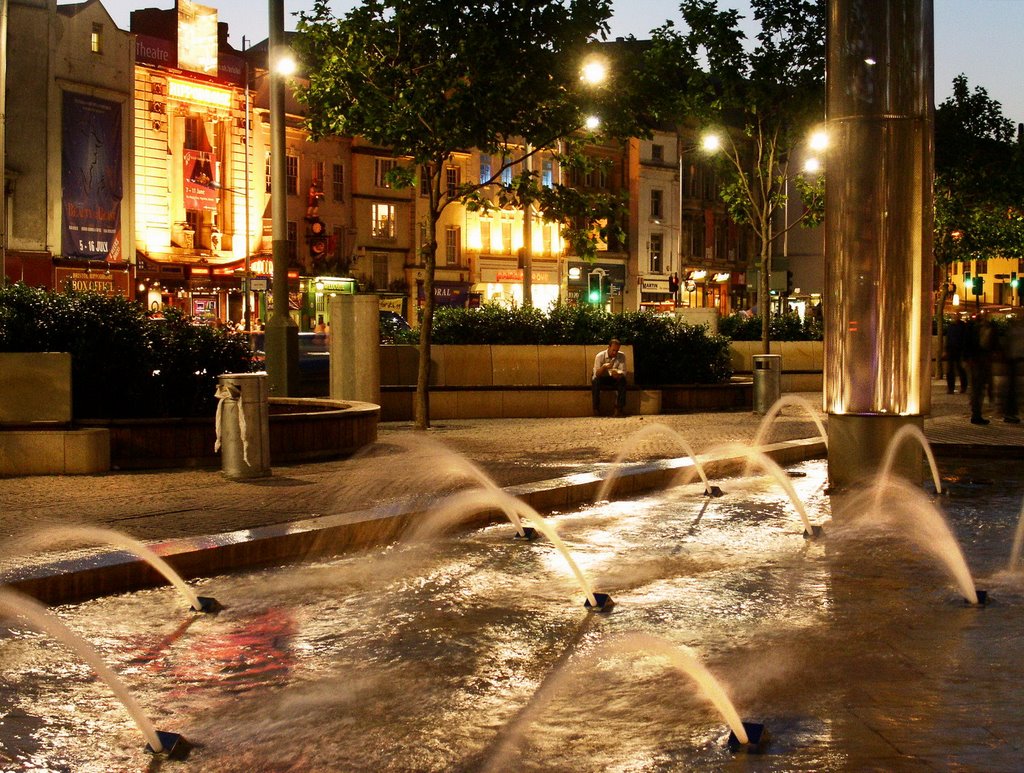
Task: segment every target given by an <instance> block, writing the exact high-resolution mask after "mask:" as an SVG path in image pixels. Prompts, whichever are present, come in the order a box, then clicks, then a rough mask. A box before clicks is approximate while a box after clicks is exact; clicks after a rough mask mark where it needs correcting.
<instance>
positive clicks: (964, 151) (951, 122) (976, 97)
mask: <svg viewBox="0 0 1024 773" xmlns="http://www.w3.org/2000/svg"><path fill="white" fill-rule="evenodd" d="M1021 202H1024V153H1022V148H1021V146H1020V144H1019V143H1018V142H1015V141H1014V127H1013V123H1012V122H1011V121H1010V120H1009V119H1008V118H1006V117H1004V116H1003V109H1002V106H1001V105H1000V104H999V102H997V101H995V100H993V99H991V98H990V97H989V95H988V92H987V91H986V90H985V89H984V88H982V87H980V86H977V87H975V88H974V90H973V92H972V91H971V89H970V86H969V85H968V83H967V78H966V76H964V75H962V74H961V75H958V76H957V77H956V78H954V79H953V93H952V95H951V96H950V97H949V98H948V99H946V100H945V101H944V102H943V103H942V104H941V105H939V107H938V109H937V110H936V111H935V260H936V262H937V263H938V264H939V265H948V264H949V263H951V262H953V261H960V260H971V259H972V258H974V259H977V258H981V259H986V258H995V257H1004V258H1013V257H1017V258H1019V257H1024V210H1022V203H1021Z"/></svg>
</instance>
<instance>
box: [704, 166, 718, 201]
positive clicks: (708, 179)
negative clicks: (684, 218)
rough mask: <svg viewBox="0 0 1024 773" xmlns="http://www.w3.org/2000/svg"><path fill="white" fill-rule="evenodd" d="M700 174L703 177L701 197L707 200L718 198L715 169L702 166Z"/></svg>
mask: <svg viewBox="0 0 1024 773" xmlns="http://www.w3.org/2000/svg"><path fill="white" fill-rule="evenodd" d="M701 176H702V177H703V178H704V192H703V198H705V199H707V200H708V201H711V200H714V199H717V198H718V180H717V179H716V177H715V170H714V169H709V168H706V167H705V168H704V169H703V170H701Z"/></svg>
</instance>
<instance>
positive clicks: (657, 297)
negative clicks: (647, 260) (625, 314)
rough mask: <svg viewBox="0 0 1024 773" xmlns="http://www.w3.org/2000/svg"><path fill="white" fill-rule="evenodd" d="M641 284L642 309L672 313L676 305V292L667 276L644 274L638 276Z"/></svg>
mask: <svg viewBox="0 0 1024 773" xmlns="http://www.w3.org/2000/svg"><path fill="white" fill-rule="evenodd" d="M637 282H638V283H639V285H640V310H641V311H645V310H646V311H653V312H657V313H659V314H663V313H671V312H672V310H673V309H674V308H675V305H676V298H675V294H674V293H673V292H672V286H671V283H670V281H669V278H668V277H667V276H662V275H661V274H644V275H643V276H641V277H638V279H637Z"/></svg>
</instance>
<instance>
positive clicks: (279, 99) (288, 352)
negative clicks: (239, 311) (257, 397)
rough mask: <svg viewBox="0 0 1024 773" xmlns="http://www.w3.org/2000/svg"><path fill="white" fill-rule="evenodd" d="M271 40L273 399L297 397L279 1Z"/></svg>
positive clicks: (269, 340) (273, 9) (273, 6)
mask: <svg viewBox="0 0 1024 773" xmlns="http://www.w3.org/2000/svg"><path fill="white" fill-rule="evenodd" d="M269 3H270V7H269V10H270V20H269V21H270V38H269V41H268V43H269V49H268V51H267V55H268V64H269V69H270V216H271V228H272V231H271V233H272V247H271V256H272V259H273V285H272V288H271V299H272V301H273V304H274V310H273V313H272V314H271V315H270V319H269V320H267V329H266V342H265V346H266V353H267V376H268V381H269V391H270V393H271V394H272V395H276V396H278V397H288V396H292V395H294V394H296V393H297V391H298V384H299V328H298V326H297V325H296V324H295V322H294V321H293V320H292V318H291V315H289V313H288V206H287V205H288V191H287V189H286V186H287V177H286V175H287V168H286V164H285V120H284V119H285V107H284V78H285V75H284V73H283V72H282V70H281V66H280V65H281V62H282V60H283V59H284V58H285V57H286V55H287V46H286V45H285V40H284V0H269Z"/></svg>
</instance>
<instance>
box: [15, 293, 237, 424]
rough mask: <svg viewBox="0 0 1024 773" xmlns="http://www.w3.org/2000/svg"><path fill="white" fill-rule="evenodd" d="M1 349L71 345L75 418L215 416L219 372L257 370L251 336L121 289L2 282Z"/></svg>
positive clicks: (67, 347)
mask: <svg viewBox="0 0 1024 773" xmlns="http://www.w3.org/2000/svg"><path fill="white" fill-rule="evenodd" d="M0 351H4V352H70V353H71V381H72V402H73V405H72V411H73V415H74V416H75V418H79V419H93V418H138V417H161V416H212V415H213V413H214V411H215V410H216V399H215V398H214V390H215V388H216V383H217V376H218V375H220V374H222V373H240V372H248V371H249V370H251V357H250V354H249V347H248V342H247V341H246V340H245V339H244V338H243V337H241V336H237V335H234V334H232V333H228V332H226V331H224V330H220V329H216V328H213V327H209V326H206V325H193V324H192V323H191V321H190V320H189V319H188V318H187V317H185V316H184V315H183V314H181V313H180V312H178V311H175V310H169V311H168V312H167V313H166V314H165V316H164V318H163V319H150V318H149V317H148V316H147V314H146V312H145V310H144V309H143V307H142V306H141V305H140V304H138V303H135V302H134V301H129V300H127V299H125V298H123V297H120V296H114V297H110V296H106V295H100V294H98V293H91V292H86V293H75V292H72V293H54V292H49V291H47V290H42V289H39V288H34V287H28V286H26V285H23V284H13V285H8V286H7V287H3V288H0Z"/></svg>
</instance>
